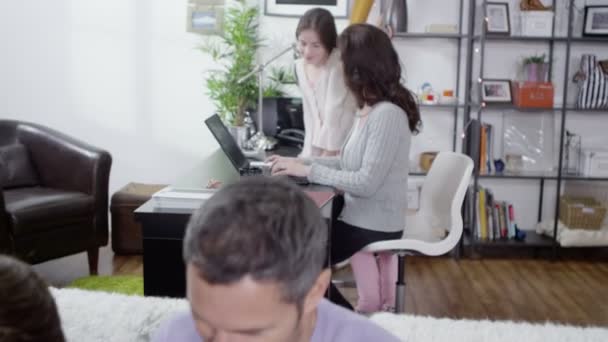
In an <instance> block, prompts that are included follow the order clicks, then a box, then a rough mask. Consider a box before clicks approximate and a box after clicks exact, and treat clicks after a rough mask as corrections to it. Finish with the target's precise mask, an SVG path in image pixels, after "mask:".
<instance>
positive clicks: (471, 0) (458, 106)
mask: <svg viewBox="0 0 608 342" xmlns="http://www.w3.org/2000/svg"><path fill="white" fill-rule="evenodd" d="M467 2H468V6H469V8H470V7H474V6H475V0H468V1H467ZM464 5H465V0H459V7H458V32H457V33H431V32H396V33H395V35H394V38H395V39H398V40H401V39H433V40H450V41H455V42H456V48H457V49H458V52H457V57H456V78H455V80H456V87H455V90H454V97H455V98H456V99H457V100H458V101H461V99H468V98H469V97H470V95H469V91H470V87H467V86H466V83H465V87H464V88H465V89H464V94H463V96H462V97H461V87H460V77H461V75H462V74H463V72H462V68H461V64H462V61H463V59H462V58H463V56H462V50H463V49H462V47H463V43H465V42H469V43H467V44H468V45H470V42H471V41H472V38H473V35H472V32H471V31H470V30H469V31H466V32H465V31H464V30H463V21H464ZM465 50H466V53H467V56H466V58H467V59H466V60H467V61H468V60H469V59H470V54H471V49H470V48H467V49H465ZM467 67H468V65H467ZM468 74H469V70H468V68H467V70H466V73H465V75H467V76H468ZM420 109H421V110H422V111H424V110H425V109H441V110H452V112H453V115H454V125H453V130H452V133H453V136H452V151H456V147H457V139H458V136H459V134H458V117H459V116H458V112H459V111H460V110H463V112H464V113H466V112H467V109H468V104H467V103H461V102H459V103H455V104H420ZM410 175H413V176H420V175H424V173H422V174H421V173H419V172H410Z"/></svg>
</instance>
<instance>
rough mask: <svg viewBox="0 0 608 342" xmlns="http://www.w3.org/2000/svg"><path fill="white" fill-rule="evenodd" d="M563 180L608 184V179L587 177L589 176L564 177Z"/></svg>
mask: <svg viewBox="0 0 608 342" xmlns="http://www.w3.org/2000/svg"><path fill="white" fill-rule="evenodd" d="M562 180H574V181H577V180H578V181H586V182H593V181H595V182H608V177H587V176H569V175H565V176H562Z"/></svg>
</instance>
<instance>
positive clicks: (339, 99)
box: [296, 8, 356, 158]
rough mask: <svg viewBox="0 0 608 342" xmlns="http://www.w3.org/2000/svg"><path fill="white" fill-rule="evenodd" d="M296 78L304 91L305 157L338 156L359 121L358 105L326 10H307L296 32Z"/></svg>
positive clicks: (330, 18)
mask: <svg viewBox="0 0 608 342" xmlns="http://www.w3.org/2000/svg"><path fill="white" fill-rule="evenodd" d="M296 39H297V42H298V51H299V53H300V55H301V56H302V57H301V58H300V59H298V60H297V61H296V76H297V79H298V85H299V87H300V90H301V92H302V100H303V101H302V102H303V111H304V128H305V132H306V133H305V137H304V148H303V149H302V153H301V155H300V156H301V157H304V158H307V157H315V156H335V155H337V154H338V153H339V151H340V148H341V147H342V144H343V143H344V140H345V139H346V136H347V135H348V132H350V129H351V127H352V124H353V120H354V118H355V116H354V114H355V111H356V104H355V99H354V97H353V95H352V94H351V93H350V92H349V91H348V88H347V87H346V84H345V83H344V73H343V68H342V61H341V59H340V51H339V50H338V49H336V39H337V33H336V24H335V22H334V18H333V16H332V15H331V13H330V12H329V11H327V10H325V9H322V8H313V9H311V10H309V11H307V12H306V13H305V14H304V16H302V18H300V22H299V23H298V27H297V29H296Z"/></svg>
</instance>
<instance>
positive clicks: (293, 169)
mask: <svg viewBox="0 0 608 342" xmlns="http://www.w3.org/2000/svg"><path fill="white" fill-rule="evenodd" d="M309 174H310V166H309V165H304V164H303V163H301V162H299V161H298V160H297V158H289V159H278V160H276V161H274V162H273V164H272V175H273V176H296V177H308V175H309Z"/></svg>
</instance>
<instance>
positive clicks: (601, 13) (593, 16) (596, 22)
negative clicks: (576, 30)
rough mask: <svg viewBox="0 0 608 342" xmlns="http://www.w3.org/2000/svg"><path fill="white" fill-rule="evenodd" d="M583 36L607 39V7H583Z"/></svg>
mask: <svg viewBox="0 0 608 342" xmlns="http://www.w3.org/2000/svg"><path fill="white" fill-rule="evenodd" d="M583 36H586V37H608V6H585V19H584V21H583Z"/></svg>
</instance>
